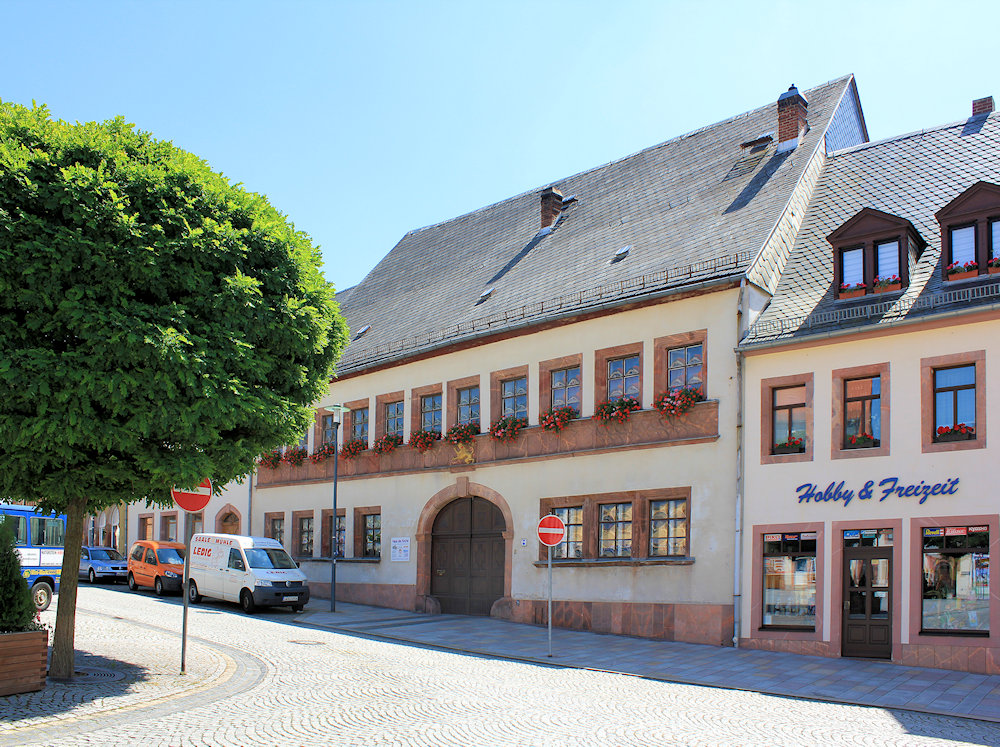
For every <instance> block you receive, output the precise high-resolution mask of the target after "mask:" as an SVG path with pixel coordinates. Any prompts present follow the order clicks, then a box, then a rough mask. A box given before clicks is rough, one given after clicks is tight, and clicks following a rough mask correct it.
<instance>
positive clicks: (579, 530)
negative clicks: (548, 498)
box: [552, 506, 583, 558]
mask: <svg viewBox="0 0 1000 747" xmlns="http://www.w3.org/2000/svg"><path fill="white" fill-rule="evenodd" d="M552 513H554V514H555V515H556V516H558V517H559V518H560V519H562V520H563V524H565V525H566V534H565V536H564V537H563V540H562V542H560V543H559V544H558V545H555V546H554V547H553V548H552V557H553V558H582V557H583V506H566V507H565V508H554V509H552Z"/></svg>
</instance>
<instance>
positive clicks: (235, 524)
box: [220, 511, 240, 534]
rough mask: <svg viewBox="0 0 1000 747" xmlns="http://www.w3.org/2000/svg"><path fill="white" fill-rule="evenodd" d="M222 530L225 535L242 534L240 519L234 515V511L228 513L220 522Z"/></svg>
mask: <svg viewBox="0 0 1000 747" xmlns="http://www.w3.org/2000/svg"><path fill="white" fill-rule="evenodd" d="M220 524H221V526H220V529H221V530H222V533H223V534H239V533H240V517H239V516H237V515H236V514H234V513H233V512H232V511H229V512H227V513H226V514H225V515H224V516H223V517H222V520H221V522H220Z"/></svg>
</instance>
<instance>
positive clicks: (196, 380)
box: [0, 102, 347, 677]
mask: <svg viewBox="0 0 1000 747" xmlns="http://www.w3.org/2000/svg"><path fill="white" fill-rule="evenodd" d="M319 267H320V258H319V253H318V251H317V249H316V248H315V247H314V246H313V245H312V243H311V242H310V240H309V238H308V236H306V235H305V234H303V233H301V232H299V231H296V230H295V228H294V226H292V225H291V224H290V223H289V221H288V220H287V219H286V218H285V216H283V215H282V214H280V213H279V212H278V211H277V210H275V209H274V208H273V207H272V206H271V205H270V204H269V203H268V201H267V200H266V199H265V198H264V197H262V196H260V195H257V194H253V193H250V192H247V191H245V190H243V189H241V188H240V187H239V186H238V185H232V184H230V183H229V181H228V180H227V179H225V178H224V177H223V176H221V175H220V174H217V173H214V172H213V171H211V169H210V168H209V167H208V165H207V164H206V163H205V162H204V161H203V160H201V159H199V158H197V157H196V156H193V155H191V154H190V153H187V152H185V151H183V150H180V149H178V148H176V147H174V146H173V145H172V144H171V143H169V142H165V141H162V140H156V139H154V138H153V137H152V136H151V135H150V134H149V133H146V132H142V131H139V130H137V129H136V128H135V127H134V126H133V125H131V124H128V123H126V122H125V120H124V119H122V118H121V117H118V118H115V119H112V120H109V121H107V122H101V123H96V122H89V123H76V124H69V123H66V122H63V121H60V120H54V119H52V118H51V116H50V115H49V112H48V110H47V109H46V108H45V107H44V106H35V107H31V108H28V107H23V106H18V105H12V104H9V103H4V102H0V495H8V496H11V497H14V498H16V499H20V500H26V501H33V502H36V503H37V504H38V505H39V506H40V507H42V508H43V509H44V510H46V511H48V510H54V511H57V512H60V513H65V514H66V518H67V527H66V538H67V539H66V551H65V554H64V560H63V572H62V584H61V589H60V595H59V597H60V598H59V607H58V611H57V615H56V630H55V635H54V637H53V656H52V665H51V669H50V673H51V674H52V675H53V676H56V677H70V676H72V674H73V662H74V651H73V637H74V624H75V614H76V592H77V581H76V579H77V568H78V566H79V560H80V546H81V540H82V537H83V520H84V517H85V516H86V515H88V514H91V513H94V512H96V511H99V510H101V509H103V508H106V507H108V506H111V505H115V504H119V503H122V502H132V501H136V500H139V499H143V498H145V499H147V500H149V501H151V502H153V503H158V504H168V503H169V502H170V497H169V489H170V487H171V486H178V487H182V488H191V487H194V486H196V485H197V484H198V483H199V482H200V481H201V480H202V479H204V478H205V477H210V478H211V479H212V480H213V482H214V484H215V485H216V486H222V485H224V484H225V483H227V482H229V481H230V480H233V479H235V478H239V477H241V476H243V475H246V474H247V473H248V472H249V471H250V470H251V469H252V466H253V462H254V459H255V458H256V457H257V456H258V455H259V454H262V453H265V452H267V451H269V450H271V449H273V448H275V447H277V446H279V445H281V444H283V443H291V442H295V441H297V440H298V438H299V435H300V434H301V433H302V432H303V431H304V430H306V428H307V427H308V426H309V425H310V423H311V422H312V410H311V407H310V404H311V403H312V402H313V401H314V400H315V399H316V398H317V397H318V396H319V395H320V394H321V393H322V392H323V391H325V388H326V385H327V383H328V380H329V376H330V372H331V370H332V367H333V364H334V362H335V361H336V359H337V357H338V356H339V354H340V351H341V350H342V349H343V347H344V346H345V345H346V342H347V328H346V325H345V323H344V321H343V319H342V318H341V317H340V315H339V312H338V310H337V306H336V302H335V301H334V293H333V288H332V286H330V284H328V283H327V282H326V281H325V280H324V279H323V276H322V275H321V273H320V270H319Z"/></svg>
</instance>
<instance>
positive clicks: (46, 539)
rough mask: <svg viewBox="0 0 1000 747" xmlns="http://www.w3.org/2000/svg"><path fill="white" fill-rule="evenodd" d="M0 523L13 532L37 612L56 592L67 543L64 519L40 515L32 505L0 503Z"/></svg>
mask: <svg viewBox="0 0 1000 747" xmlns="http://www.w3.org/2000/svg"><path fill="white" fill-rule="evenodd" d="M0 521H3V522H4V523H5V524H7V525H8V526H11V527H13V529H14V541H15V545H16V547H17V553H18V555H20V556H21V572H22V573H23V574H24V578H25V579H27V581H28V586H30V587H31V597H32V599H34V600H35V607H37V608H38V610H39V611H42V610H46V609H48V608H49V605H50V604H51V603H52V594H53V593H54V592H56V591H58V590H59V574H60V573H61V572H62V562H63V547H64V545H65V542H66V516H65V514H63V515H62V516H56V515H55V514H48V515H44V514H40V513H37V512H36V511H35V507H34V506H17V505H13V504H9V503H0Z"/></svg>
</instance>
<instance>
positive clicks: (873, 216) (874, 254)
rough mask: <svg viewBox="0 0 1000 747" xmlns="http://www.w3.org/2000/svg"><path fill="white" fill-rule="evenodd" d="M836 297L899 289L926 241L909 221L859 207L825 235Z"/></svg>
mask: <svg viewBox="0 0 1000 747" xmlns="http://www.w3.org/2000/svg"><path fill="white" fill-rule="evenodd" d="M826 240H827V241H829V242H830V245H831V246H832V247H833V280H834V288H835V289H836V295H837V297H838V298H855V297H857V296H864V295H868V294H873V293H887V292H892V291H900V290H902V289H904V288H906V286H907V285H909V283H910V269H911V268H912V267H913V265H914V264H916V261H917V259H918V258H919V257H920V253H921V252H922V251H923V250H924V248H925V247H926V246H927V242H926V241H924V239H923V237H922V236H921V235H920V233H919V232H918V231H917V229H916V228H915V227H914V226H913V224H912V223H910V221H908V220H907V219H906V218H900V217H899V216H898V215H892V214H890V213H883V212H882V211H881V210H875V209H874V208H863V209H862V210H860V211H859V212H858V213H856V214H855V215H854V217H852V218H850V219H849V220H848V221H846V222H845V223H844V224H842V225H841V226H840V227H839V228H838V229H837V230H835V231H834V232H833V233H831V234H830V235H829V236H827V237H826Z"/></svg>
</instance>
